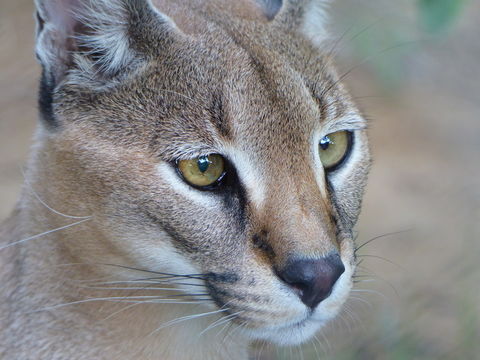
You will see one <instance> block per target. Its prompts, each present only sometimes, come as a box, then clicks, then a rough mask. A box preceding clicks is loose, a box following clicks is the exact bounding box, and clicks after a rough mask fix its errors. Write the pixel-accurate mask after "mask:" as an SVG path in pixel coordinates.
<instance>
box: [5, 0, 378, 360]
mask: <svg viewBox="0 0 480 360" xmlns="http://www.w3.org/2000/svg"><path fill="white" fill-rule="evenodd" d="M55 2H56V3H62V2H64V3H75V2H76V1H74V0H71V1H65V0H55V1H54V2H50V4H55ZM314 2H315V1H314V0H311V1H307V0H305V1H294V0H291V1H284V4H283V5H282V6H280V7H278V6H276V5H275V4H273V5H275V6H274V7H273V8H270V7H269V5H268V2H259V3H256V2H255V1H253V0H245V1H231V2H225V1H206V0H205V1H200V0H190V1H170V0H158V1H154V4H153V5H154V6H155V8H153V7H152V5H151V4H150V3H149V2H148V1H142V0H125V1H120V0H102V1H99V2H98V4H100V5H98V6H100V7H97V8H95V5H94V4H95V2H90V3H89V4H90V6H92V7H93V9H92V8H90V9H89V8H83V9H82V11H81V12H80V13H79V14H78V16H77V17H76V18H74V19H70V20H71V21H72V24H67V25H65V22H59V23H57V24H54V23H52V21H50V22H49V19H48V17H49V16H51V11H52V9H48V8H45V7H44V4H45V3H46V2H45V1H44V0H37V5H38V8H39V12H40V16H41V17H44V18H42V20H41V21H39V30H38V42H37V53H38V56H39V59H40V62H41V63H42V65H43V67H44V82H45V83H44V86H45V88H46V91H48V90H49V89H50V91H51V95H52V99H51V100H52V101H51V102H49V99H48V97H47V98H46V99H44V100H43V102H41V104H42V106H44V107H43V108H42V112H41V114H42V115H41V117H42V119H41V123H40V125H39V128H38V130H37V132H36V137H35V141H34V146H33V148H32V155H31V158H30V161H29V163H28V166H27V171H26V182H25V185H24V189H23V192H22V196H21V198H20V200H19V202H18V205H17V208H16V210H15V211H14V212H13V214H12V216H11V217H10V218H9V219H8V220H7V221H6V223H5V224H3V225H2V228H1V233H0V239H1V242H0V260H1V267H0V269H1V271H0V283H1V285H2V291H1V292H0V358H1V359H2V360H3V359H6V360H10V359H19V360H20V359H21V360H26V359H32V360H33V359H36V360H38V359H48V360H59V359H69V360H74V359H162V360H168V359H172V360H173V359H212V360H213V359H232V360H235V359H239V360H240V359H243V360H245V359H247V357H248V355H247V354H248V346H249V344H250V343H251V342H252V341H253V340H256V339H266V340H271V341H274V342H277V343H280V344H289V341H290V343H299V342H302V341H307V340H308V338H309V337H310V336H311V333H312V334H313V332H314V331H315V330H317V329H318V328H319V327H320V325H322V324H324V323H325V322H327V321H328V320H329V319H331V318H332V317H334V316H335V315H336V314H337V313H338V311H339V309H340V307H341V305H342V304H343V302H344V301H345V299H346V297H347V296H348V291H349V289H350V287H351V281H352V280H351V276H352V274H353V271H354V268H355V259H354V251H353V239H352V227H353V226H354V224H355V222H356V219H357V217H358V213H359V211H360V205H361V197H362V193H363V188H364V185H365V181H366V175H367V172H368V168H369V164H370V158H369V152H368V143H367V137H366V133H365V127H366V125H365V121H364V120H363V118H362V117H361V115H360V114H359V112H358V110H357V109H356V107H355V105H354V104H353V102H352V100H351V98H350V96H349V95H348V93H347V91H346V90H345V88H344V87H343V86H342V84H341V83H340V82H339V81H338V80H339V78H338V75H337V74H336V72H335V69H334V68H333V65H332V63H331V59H330V58H329V55H330V54H329V50H330V47H329V46H328V45H323V46H324V47H323V48H322V43H321V42H319V39H322V38H324V37H325V34H324V33H323V30H321V29H323V21H321V20H322V19H323V15H321V16H320V17H317V18H316V17H314V15H312V14H311V13H310V11H312V10H311V9H312V7H314V6H315V4H312V3H314ZM273 3H275V2H273ZM112 4H113V5H115V6H114V7H113V8H110V7H109V5H112ZM122 4H123V5H122ZM125 4H128V6H126V5H125ZM270 5H271V4H270ZM277 5H278V4H277ZM317 5H319V4H317ZM320 5H321V4H320ZM118 6H120V7H122V6H126V7H123V8H121V10H118ZM112 9H114V10H115V9H117V11H113V10H112ZM272 9H273V10H272ZM89 11H90V12H89ZM92 11H96V13H95V16H93V15H92ZM115 16H117V17H115ZM315 19H317V22H318V23H319V24H317V25H318V28H317V27H316V26H313V25H312V24H314V23H315ZM82 22H83V23H82ZM80 25H81V26H80ZM306 27H307V28H308V31H306V29H305V28H306ZM85 28H88V31H86V30H85ZM68 29H70V30H68ZM62 31H65V32H66V33H65V34H62ZM68 31H71V33H68ZM312 34H313V35H312ZM317 35H318V36H317ZM44 90H45V89H44ZM339 130H349V131H352V132H354V135H355V141H354V145H353V149H352V153H351V155H350V157H349V158H348V161H347V162H346V163H345V165H344V166H343V167H342V168H341V169H339V170H337V171H336V172H335V173H334V174H331V175H325V173H324V171H323V169H322V166H321V164H320V162H319V160H318V154H317V153H316V151H317V148H318V145H316V144H318V143H316V141H318V139H320V138H321V137H322V136H325V135H327V134H328V133H331V132H335V131H339ZM210 153H220V154H222V155H224V156H225V157H227V158H228V159H229V160H230V161H231V162H232V163H233V165H234V166H235V169H236V173H237V174H236V176H237V178H238V182H239V184H241V186H239V187H238V188H237V187H233V188H232V189H230V190H229V192H228V193H224V194H217V193H208V192H201V191H198V190H196V189H193V188H190V187H189V186H188V185H186V184H185V183H184V182H183V181H182V180H181V179H180V178H179V177H178V176H177V174H176V172H175V170H174V162H175V161H176V160H178V159H189V158H194V157H196V156H199V155H202V154H210ZM327 179H328V181H327ZM240 188H241V189H240ZM55 229H60V230H58V231H53V232H51V233H48V234H44V235H41V236H36V235H38V234H43V233H46V232H48V231H51V230H55ZM28 239H30V240H28ZM21 240H25V241H23V242H19V243H18V244H16V245H11V246H10V245H9V244H11V243H14V242H17V241H21ZM27 240H28V241H27ZM259 243H261V244H263V246H260V247H259V246H258V244H259ZM265 249H268V251H266V250H265ZM331 251H338V252H339V253H340V255H341V258H342V261H343V263H344V264H345V267H346V271H345V273H344V275H342V278H341V279H340V280H339V283H340V284H339V285H338V286H336V288H335V291H334V292H333V293H332V295H331V296H330V297H329V298H327V299H326V300H324V301H323V302H322V303H321V304H320V305H319V307H318V309H317V310H316V311H315V314H314V316H315V319H314V320H315V321H313V320H312V321H310V322H308V326H307V325H305V329H304V330H298V329H297V330H298V331H297V330H295V329H293V328H294V327H295V325H294V324H295V323H296V322H297V321H299V320H298V319H300V318H302V316H304V314H305V313H306V310H305V306H304V305H303V304H302V303H301V301H300V300H299V299H298V297H297V296H296V295H295V293H294V292H292V291H291V290H290V289H288V288H286V287H285V286H284V285H283V284H282V283H281V281H279V279H278V277H277V276H276V275H275V269H277V268H279V267H282V266H284V265H285V263H286V262H287V261H288V259H289V258H291V257H292V256H297V257H299V256H300V257H307V258H317V257H321V256H323V255H325V254H328V253H330V252H331ZM160 273H162V274H165V273H169V274H172V273H173V274H178V275H186V274H204V276H203V277H202V276H198V277H196V276H191V277H187V278H182V279H180V280H178V279H177V281H176V282H175V281H171V282H166V280H165V275H160ZM205 274H206V275H205ZM162 276H163V278H162V279H164V280H162V282H159V283H158V284H152V283H149V280H148V279H150V281H152V280H151V278H156V279H157V280H158V279H159V278H161V277H162ZM138 279H143V280H142V281H139V282H134V281H135V280H138ZM128 281H130V282H128ZM169 281H170V280H169ZM112 282H115V283H116V284H117V286H112ZM105 283H109V285H105ZM179 283H180V284H179ZM132 284H138V285H137V286H136V289H135V290H129V291H125V290H121V289H117V288H120V287H122V286H123V287H133V286H132ZM100 287H107V288H108V289H100ZM170 287H171V288H172V289H175V288H178V289H180V290H178V291H171V290H159V289H157V290H156V288H162V289H165V288H170ZM114 288H115V289H114ZM184 293H187V294H192V293H194V294H196V293H199V294H200V295H192V296H189V297H187V296H184V297H182V295H184ZM172 295H174V296H172ZM132 296H135V298H132V301H138V302H139V303H138V304H137V303H129V302H125V301H127V300H129V299H130V298H128V297H132ZM142 296H143V298H142ZM147 296H158V297H159V298H162V299H164V300H165V299H167V300H166V301H165V302H167V301H168V299H173V300H175V301H179V302H181V301H184V302H191V303H189V304H167V303H147V302H145V301H144V300H148V299H150V298H148V297H147ZM105 298H111V299H110V301H108V300H101V299H105ZM94 299H97V300H94ZM84 300H88V301H86V302H83V303H79V302H80V301H84ZM140 301H144V302H142V303H140ZM222 304H223V305H222ZM225 309H228V312H227V310H225ZM218 310H222V311H223V310H225V313H222V311H218ZM217 311H218V312H217ZM202 313H204V314H205V316H203V317H198V318H197V319H191V320H187V318H184V320H185V321H181V322H178V323H177V324H171V325H170V326H166V325H169V323H168V322H169V321H171V320H175V319H179V318H182V317H184V316H188V315H194V314H198V315H200V314H202ZM226 316H231V319H230V320H231V322H228V320H229V318H226ZM216 320H219V322H218V323H217V324H219V326H216V327H215V326H213V325H215V321H216ZM314 322H315V324H314ZM212 324H213V325H212ZM209 327H210V328H209ZM302 331H303V332H302Z"/></svg>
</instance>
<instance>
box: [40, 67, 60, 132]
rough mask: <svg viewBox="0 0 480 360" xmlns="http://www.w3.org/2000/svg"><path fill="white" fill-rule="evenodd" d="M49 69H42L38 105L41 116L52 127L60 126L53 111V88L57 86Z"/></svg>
mask: <svg viewBox="0 0 480 360" xmlns="http://www.w3.org/2000/svg"><path fill="white" fill-rule="evenodd" d="M46 72H47V70H46V69H45V68H44V69H43V70H42V77H41V78H40V88H39V91H38V107H39V111H40V118H41V120H42V121H43V122H45V124H46V125H47V126H48V127H50V128H55V127H57V126H58V123H57V120H56V119H55V114H54V112H53V90H54V88H55V86H54V85H53V83H52V81H51V80H49V79H51V78H52V76H51V75H47V73H46Z"/></svg>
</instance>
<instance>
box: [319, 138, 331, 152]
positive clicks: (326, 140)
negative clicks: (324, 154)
mask: <svg viewBox="0 0 480 360" xmlns="http://www.w3.org/2000/svg"><path fill="white" fill-rule="evenodd" d="M330 144H333V143H332V140H330V138H329V137H328V136H325V137H324V138H323V139H322V140H320V147H321V148H322V150H327V149H328V147H329V146H330Z"/></svg>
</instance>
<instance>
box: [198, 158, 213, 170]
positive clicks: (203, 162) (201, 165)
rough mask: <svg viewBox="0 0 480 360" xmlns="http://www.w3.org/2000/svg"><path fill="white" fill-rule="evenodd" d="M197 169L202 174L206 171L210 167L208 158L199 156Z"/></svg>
mask: <svg viewBox="0 0 480 360" xmlns="http://www.w3.org/2000/svg"><path fill="white" fill-rule="evenodd" d="M197 164H198V169H199V170H200V171H201V172H202V173H204V172H205V171H207V170H208V167H209V166H210V161H209V160H208V156H200V157H199V158H198V162H197Z"/></svg>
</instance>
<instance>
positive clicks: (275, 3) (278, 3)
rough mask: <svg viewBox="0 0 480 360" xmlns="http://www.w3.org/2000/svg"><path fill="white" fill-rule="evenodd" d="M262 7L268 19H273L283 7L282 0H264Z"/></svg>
mask: <svg viewBox="0 0 480 360" xmlns="http://www.w3.org/2000/svg"><path fill="white" fill-rule="evenodd" d="M261 2H262V7H263V11H264V14H265V16H266V17H267V19H268V20H273V19H274V18H275V16H276V15H277V14H278V12H279V11H280V9H281V8H282V4H283V1H282V0H262V1H261Z"/></svg>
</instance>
